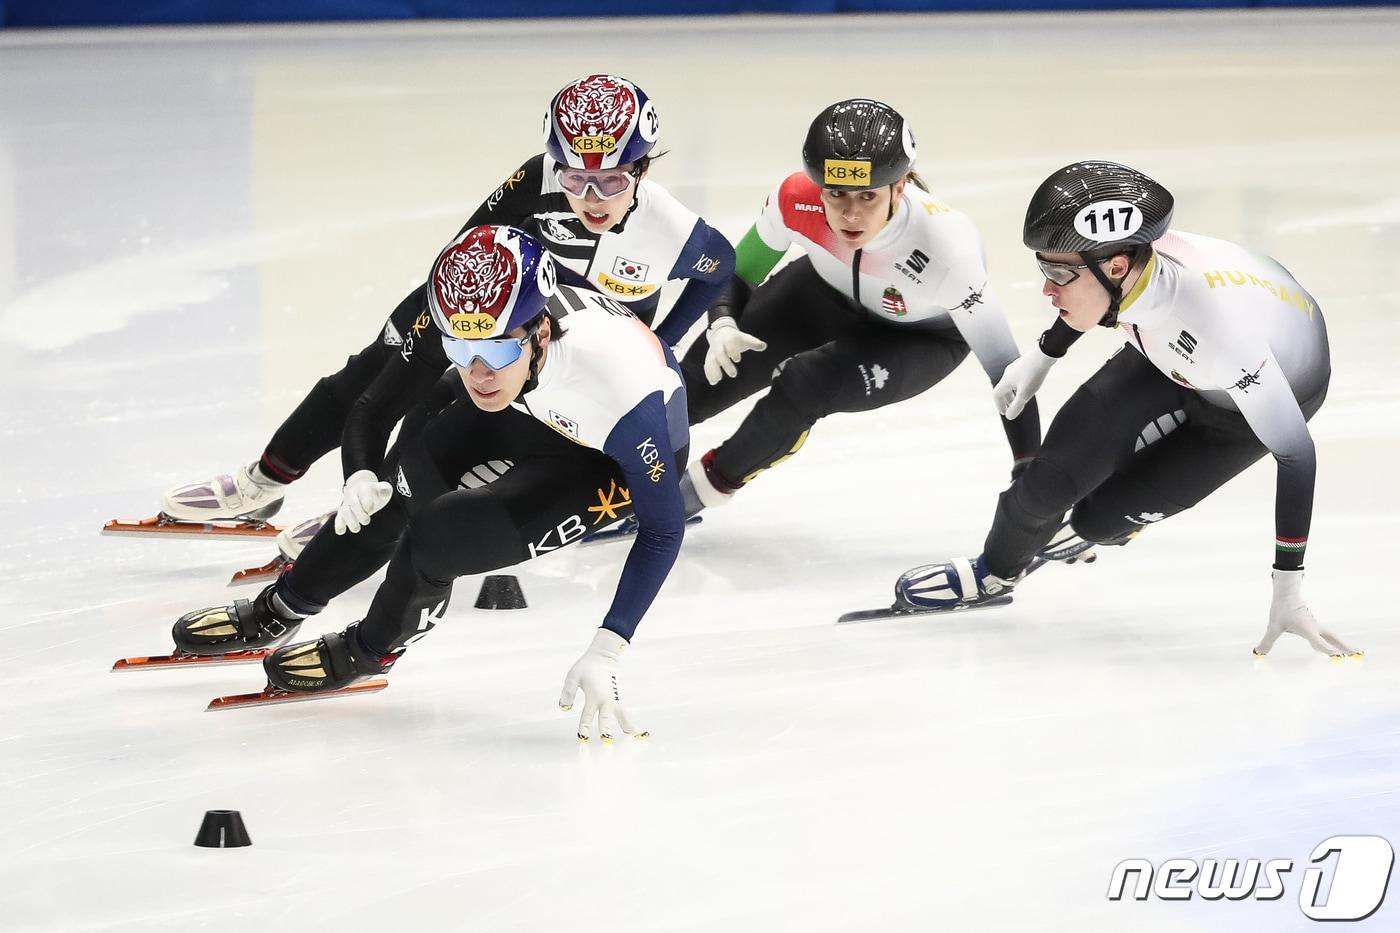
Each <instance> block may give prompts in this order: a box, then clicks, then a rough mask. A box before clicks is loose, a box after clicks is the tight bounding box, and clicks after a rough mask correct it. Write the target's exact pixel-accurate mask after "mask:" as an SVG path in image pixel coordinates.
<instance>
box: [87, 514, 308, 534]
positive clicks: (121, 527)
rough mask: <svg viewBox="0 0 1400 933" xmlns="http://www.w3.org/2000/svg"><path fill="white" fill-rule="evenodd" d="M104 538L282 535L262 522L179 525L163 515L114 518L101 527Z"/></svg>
mask: <svg viewBox="0 0 1400 933" xmlns="http://www.w3.org/2000/svg"><path fill="white" fill-rule="evenodd" d="M102 533H103V534H104V535H150V534H157V535H167V536H170V537H174V538H210V537H213V538H275V537H277V536H278V535H279V534H281V533H282V529H281V528H279V527H278V526H276V525H269V524H268V523H267V522H264V521H240V520H238V519H230V520H228V521H217V522H182V521H178V520H176V519H173V518H170V517H169V516H167V515H165V514H164V513H162V514H160V515H153V516H152V517H150V518H142V519H139V520H136V521H133V520H131V519H127V518H114V519H112V520H111V521H110V522H107V523H106V524H104V525H103V526H102Z"/></svg>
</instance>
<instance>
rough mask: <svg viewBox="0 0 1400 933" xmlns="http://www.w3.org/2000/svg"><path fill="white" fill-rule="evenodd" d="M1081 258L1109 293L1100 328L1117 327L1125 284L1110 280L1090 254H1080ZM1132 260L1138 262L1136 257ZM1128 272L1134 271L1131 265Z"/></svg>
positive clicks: (1100, 320) (1100, 319)
mask: <svg viewBox="0 0 1400 933" xmlns="http://www.w3.org/2000/svg"><path fill="white" fill-rule="evenodd" d="M1079 258H1080V260H1082V261H1083V263H1084V264H1085V265H1086V266H1088V267H1089V271H1090V272H1092V273H1093V274H1094V278H1096V279H1098V280H1099V284H1100V285H1102V286H1103V290H1104V291H1106V292H1108V310H1107V311H1106V312H1104V316H1103V317H1101V318H1099V326H1100V327H1117V326H1118V303H1119V302H1121V301H1122V300H1123V283H1122V282H1115V281H1113V280H1112V279H1110V278H1109V277H1108V273H1106V272H1104V271H1103V267H1102V266H1100V265H1099V263H1098V262H1096V261H1095V260H1093V259H1091V258H1090V257H1089V254H1088V253H1080V254H1079ZM1130 258H1132V259H1133V261H1136V257H1130ZM1100 261H1101V260H1100ZM1128 270H1129V271H1132V264H1131V263H1129V265H1128ZM1123 278H1125V279H1126V278H1127V276H1126V275H1124V276H1123Z"/></svg>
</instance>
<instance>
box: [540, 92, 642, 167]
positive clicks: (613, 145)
mask: <svg viewBox="0 0 1400 933" xmlns="http://www.w3.org/2000/svg"><path fill="white" fill-rule="evenodd" d="M660 131H661V125H660V122H659V121H658V119H657V116H656V108H655V107H654V106H653V105H652V102H651V98H649V97H647V95H646V93H645V92H644V91H643V90H642V89H641V88H639V87H637V85H635V84H633V83H632V82H631V81H628V80H627V79H626V78H621V77H618V76H617V75H606V74H599V75H589V76H588V77H586V78H579V79H578V80H577V81H571V82H569V83H568V84H566V85H564V87H563V88H562V89H561V90H560V91H559V93H558V94H555V95H554V99H553V100H552V101H550V103H549V113H547V114H546V115H545V120H544V136H545V151H546V152H547V153H548V154H549V157H550V158H551V159H553V160H554V161H555V162H557V163H559V165H561V166H563V167H565V168H575V169H591V170H597V169H609V168H617V167H618V166H621V165H628V164H630V163H633V162H636V161H637V160H638V159H640V158H642V157H643V156H646V155H649V154H650V153H651V151H652V149H654V148H655V147H656V140H657V137H658V136H659V135H660Z"/></svg>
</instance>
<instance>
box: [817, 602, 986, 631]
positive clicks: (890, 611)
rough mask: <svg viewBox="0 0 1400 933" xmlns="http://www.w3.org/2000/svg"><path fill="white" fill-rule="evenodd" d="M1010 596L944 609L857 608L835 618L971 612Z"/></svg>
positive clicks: (849, 620)
mask: <svg viewBox="0 0 1400 933" xmlns="http://www.w3.org/2000/svg"><path fill="white" fill-rule="evenodd" d="M1011 599H1012V597H1010V596H998V597H997V598H996V599H989V600H987V601H986V602H984V603H974V604H972V605H967V604H961V605H957V606H949V607H947V608H946V609H925V608H923V607H921V606H900V605H894V606H886V607H885V608H883V609H857V610H856V611H855V612H847V613H843V614H842V615H841V616H840V617H839V618H838V619H837V620H836V624H837V625H851V624H853V623H856V622H874V621H876V620H877V619H907V618H910V617H913V616H928V615H947V614H948V613H950V612H971V611H972V610H974V609H994V608H996V607H998V606H1007V605H1010V604H1011Z"/></svg>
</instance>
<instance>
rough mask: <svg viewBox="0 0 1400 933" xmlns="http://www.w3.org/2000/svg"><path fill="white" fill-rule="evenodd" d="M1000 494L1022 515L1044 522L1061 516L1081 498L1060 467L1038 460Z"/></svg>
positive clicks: (1072, 478) (1071, 477)
mask: <svg viewBox="0 0 1400 933" xmlns="http://www.w3.org/2000/svg"><path fill="white" fill-rule="evenodd" d="M1002 495H1003V496H1005V497H1007V498H1009V499H1010V500H1011V502H1013V503H1014V504H1015V505H1016V507H1017V508H1018V509H1019V510H1020V511H1021V512H1023V513H1025V514H1027V515H1031V516H1033V517H1035V518H1037V519H1047V518H1053V517H1057V516H1060V515H1063V514H1064V513H1065V512H1066V510H1068V509H1069V508H1070V507H1071V506H1073V505H1074V503H1075V502H1076V501H1077V500H1078V499H1079V498H1080V490H1079V487H1078V484H1077V483H1076V482H1075V480H1074V477H1073V476H1071V475H1070V474H1069V473H1068V472H1066V471H1065V470H1064V469H1063V468H1061V467H1060V466H1059V465H1057V464H1055V463H1053V462H1051V461H1048V460H1045V459H1043V458H1040V457H1037V458H1036V459H1034V460H1032V461H1031V463H1030V466H1028V467H1026V469H1025V471H1024V472H1023V473H1022V474H1021V475H1020V476H1019V477H1018V478H1017V479H1016V481H1015V482H1014V483H1012V484H1011V487H1010V488H1009V489H1007V490H1006V492H1004V493H1002Z"/></svg>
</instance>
